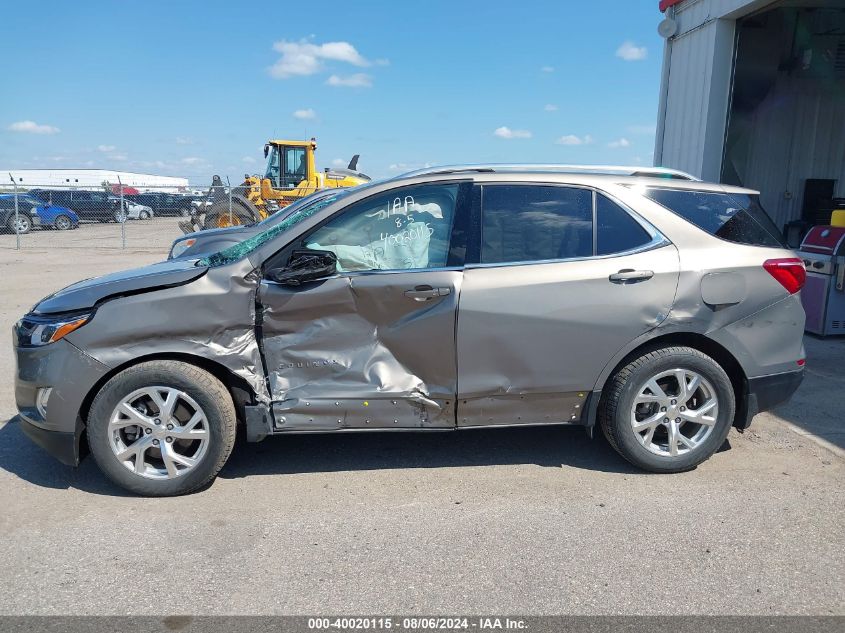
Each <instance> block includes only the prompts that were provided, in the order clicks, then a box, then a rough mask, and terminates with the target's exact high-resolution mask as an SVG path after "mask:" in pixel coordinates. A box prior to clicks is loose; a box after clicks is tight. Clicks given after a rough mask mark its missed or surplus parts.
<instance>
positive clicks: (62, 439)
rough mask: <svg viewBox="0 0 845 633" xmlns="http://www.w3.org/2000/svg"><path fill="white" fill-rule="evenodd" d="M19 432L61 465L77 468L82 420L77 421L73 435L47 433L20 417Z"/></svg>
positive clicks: (82, 426)
mask: <svg viewBox="0 0 845 633" xmlns="http://www.w3.org/2000/svg"><path fill="white" fill-rule="evenodd" d="M20 425H21V430H22V431H23V432H24V435H26V436H27V437H28V438H29V439H31V440H32V441H33V443H35V444H36V445H37V446H40V447H41V448H43V449H44V450H45V451H47V452H48V453H50V455H52V456H53V457H55V458H56V459H58V460H59V461H60V462H61V463H63V464H67V465H68V466H79V459H80V447H79V439H80V438H81V437H82V431H83V430H84V429H85V425H84V424H82V420H81V419H78V420H77V425H76V426H77V430H76V431H74V432H73V433H61V432H59V431H47V430H45V429H43V428H41V427H40V426H35V425H34V424H33V423H32V422H30V421H29V420H27V419H26V418H24V417H23V416H21V417H20Z"/></svg>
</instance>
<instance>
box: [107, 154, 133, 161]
mask: <svg viewBox="0 0 845 633" xmlns="http://www.w3.org/2000/svg"><path fill="white" fill-rule="evenodd" d="M106 158H108V159H109V160H119V161H124V160H129V157H128V156H127V155H126V154H109V155H108V156H106Z"/></svg>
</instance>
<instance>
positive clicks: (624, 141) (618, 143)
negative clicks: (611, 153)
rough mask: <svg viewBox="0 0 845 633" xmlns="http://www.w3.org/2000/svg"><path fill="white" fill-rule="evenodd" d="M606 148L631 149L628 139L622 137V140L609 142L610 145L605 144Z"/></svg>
mask: <svg viewBox="0 0 845 633" xmlns="http://www.w3.org/2000/svg"><path fill="white" fill-rule="evenodd" d="M607 146H608V147H612V148H614V149H616V148H619V147H631V141H629V140H628V139H626V138H624V137H623V138H620V139H617V140H615V141H611V142H610V143H608V144H607Z"/></svg>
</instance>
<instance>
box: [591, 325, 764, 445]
mask: <svg viewBox="0 0 845 633" xmlns="http://www.w3.org/2000/svg"><path fill="white" fill-rule="evenodd" d="M677 346H683V347H691V348H693V349H696V350H698V351H699V352H702V353H704V354H707V355H708V356H709V357H710V358H712V359H713V360H715V361H716V362H717V363H718V364H719V365H720V366H721V367H722V369H724V370H725V373H727V375H728V378H730V380H731V386H732V387H733V390H734V399H735V400H736V416H735V418H734V422H733V426H735V427H737V428H739V429H745V428H747V427H748V422H749V421H750V420H749V419H748V413H749V411H748V377H747V376H746V374H745V370H744V369H743V368H742V365H740V363H739V361H738V360H737V359H736V357H735V356H734V355H733V354H732V353H731V351H730V350H728V349H727V348H726V347H724V346H723V345H721V344H719V343H717V342H716V341H714V340H713V339H711V338H709V337H708V336H706V335H704V334H701V333H698V332H670V333H667V334H661V335H659V336H656V337H654V338H650V339H648V340H646V341H643V342H642V343H640V344H639V345H637V346H636V347H634V348H633V349H632V350H630V351H629V352H628V353H626V354H625V355H624V356H623V357H622V358H621V359H619V361H618V362H616V363H615V364H614V365H612V366H610V364H609V363H608V366H610V367H611V369H610V370H609V371H607V368H606V369H605V371H604V372H603V373H602V376H600V378H599V381H598V383H597V384H596V387H595V389H596V390H598V392H599V393H600V394H603V393H606V392H607V389H606V387H607V385H608V384H609V382H610V381H611V380H612V379H613V376H615V375H616V373H617V372H618V371H619V370H620V369H622V367H624V366H625V365H627V364H628V363H630V362H631V361H632V360H634V359H636V358H639V357H640V356H642V355H643V354H647V353H648V352H650V351H653V350H655V349H659V348H662V347H677ZM599 400H600V398H598V399H596V401H595V407H594V408H595V409H596V411H597V410H598V404H599V402H598V401H599ZM590 413H591V415H590V419H589V420H588V425H590V426H592V425H594V424H595V422H596V418H595V414H594V413H593V412H592V411H591V412H590Z"/></svg>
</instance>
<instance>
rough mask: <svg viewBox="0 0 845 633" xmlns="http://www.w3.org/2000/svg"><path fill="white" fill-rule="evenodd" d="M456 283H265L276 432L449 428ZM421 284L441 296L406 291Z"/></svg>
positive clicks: (428, 276) (430, 274)
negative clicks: (299, 285) (300, 286)
mask: <svg viewBox="0 0 845 633" xmlns="http://www.w3.org/2000/svg"><path fill="white" fill-rule="evenodd" d="M461 277H462V273H461V272H460V271H448V270H438V271H427V272H396V273H377V274H372V275H369V274H359V275H350V276H344V277H334V278H330V279H327V280H325V281H324V282H321V283H319V284H317V285H316V287H311V288H307V289H294V288H288V287H285V286H280V285H277V284H274V283H272V282H267V281H264V282H262V284H261V292H260V301H261V303H262V304H263V306H264V314H263V318H262V332H263V339H262V344H263V349H264V355H265V358H266V362H267V371H268V375H269V383H270V390H271V394H272V397H273V400H274V404H273V413H274V416H275V419H276V425H277V429H279V430H283V431H287V430H327V429H346V428H437V427H441V428H442V427H454V425H455V416H454V409H455V404H454V394H455V390H456V380H457V378H456V360H455V344H454V341H455V314H456V310H457V305H458V297H459V294H460V285H461ZM422 284H425V285H426V286H428V287H431V288H432V289H437V292H438V293H439V294H437V295H435V296H432V297H428V298H424V300H421V301H417V300H415V299H414V298H413V297H411V296H408V295H407V294H406V293H407V292H408V291H411V292H413V289H414V288H415V287H417V286H420V285H422ZM420 292H425V291H420Z"/></svg>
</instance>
